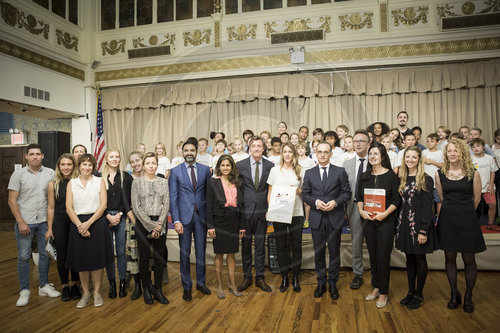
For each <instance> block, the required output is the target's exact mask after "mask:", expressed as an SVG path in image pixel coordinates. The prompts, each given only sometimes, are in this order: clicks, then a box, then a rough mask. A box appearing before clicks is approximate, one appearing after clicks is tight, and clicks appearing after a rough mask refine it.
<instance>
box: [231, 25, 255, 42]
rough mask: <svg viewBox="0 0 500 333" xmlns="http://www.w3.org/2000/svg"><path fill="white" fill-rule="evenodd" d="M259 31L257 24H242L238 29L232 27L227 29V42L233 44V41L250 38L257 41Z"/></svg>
mask: <svg viewBox="0 0 500 333" xmlns="http://www.w3.org/2000/svg"><path fill="white" fill-rule="evenodd" d="M256 30H257V24H240V25H239V26H238V27H236V26H234V25H233V26H230V27H227V40H228V41H230V42H232V41H233V40H239V41H240V42H241V41H244V40H247V39H248V38H251V39H255V36H256Z"/></svg>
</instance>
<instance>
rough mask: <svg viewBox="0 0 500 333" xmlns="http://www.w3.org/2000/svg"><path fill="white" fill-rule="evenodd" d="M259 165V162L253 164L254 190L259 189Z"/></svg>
mask: <svg viewBox="0 0 500 333" xmlns="http://www.w3.org/2000/svg"><path fill="white" fill-rule="evenodd" d="M259 164H260V162H255V179H254V185H255V189H258V188H259V180H260V179H259V178H260V172H259Z"/></svg>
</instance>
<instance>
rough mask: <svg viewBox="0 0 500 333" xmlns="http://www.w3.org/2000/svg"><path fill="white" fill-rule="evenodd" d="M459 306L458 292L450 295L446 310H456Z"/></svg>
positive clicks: (459, 297) (460, 301) (460, 300)
mask: <svg viewBox="0 0 500 333" xmlns="http://www.w3.org/2000/svg"><path fill="white" fill-rule="evenodd" d="M460 304H462V299H461V296H460V293H459V292H458V291H457V292H456V293H454V294H453V293H452V294H451V298H450V301H449V302H448V309H456V308H458V306H459V305H460Z"/></svg>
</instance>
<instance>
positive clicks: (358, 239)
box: [344, 130, 370, 289]
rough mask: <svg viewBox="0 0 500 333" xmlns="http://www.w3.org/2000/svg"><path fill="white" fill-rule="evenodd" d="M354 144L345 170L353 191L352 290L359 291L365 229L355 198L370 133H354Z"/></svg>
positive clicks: (349, 207)
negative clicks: (351, 156)
mask: <svg viewBox="0 0 500 333" xmlns="http://www.w3.org/2000/svg"><path fill="white" fill-rule="evenodd" d="M353 143H354V150H355V151H356V156H355V157H354V158H351V159H350V160H347V161H345V162H344V169H345V171H346V172H347V176H348V178H349V184H350V185H351V191H352V197H351V199H350V200H349V201H348V202H347V216H348V217H349V225H350V228H351V244H352V272H353V273H354V278H353V279H352V281H351V285H350V286H351V289H359V288H360V287H361V285H363V228H362V227H361V218H360V216H359V211H358V206H357V204H356V202H355V199H354V198H355V197H356V189H357V185H358V180H359V177H360V176H361V174H362V173H363V172H365V171H366V166H367V165H368V148H369V146H370V137H369V136H368V132H367V131H365V130H357V131H356V132H355V133H354V138H353Z"/></svg>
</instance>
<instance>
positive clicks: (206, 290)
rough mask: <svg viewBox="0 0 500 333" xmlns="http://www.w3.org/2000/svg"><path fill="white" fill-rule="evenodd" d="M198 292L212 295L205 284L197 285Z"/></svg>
mask: <svg viewBox="0 0 500 333" xmlns="http://www.w3.org/2000/svg"><path fill="white" fill-rule="evenodd" d="M196 290H199V291H201V292H202V293H203V294H204V295H210V294H211V293H212V292H211V291H210V289H208V287H207V286H206V285H205V284H197V285H196Z"/></svg>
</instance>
